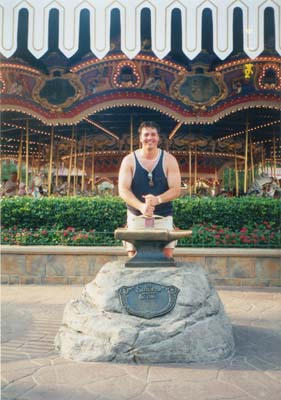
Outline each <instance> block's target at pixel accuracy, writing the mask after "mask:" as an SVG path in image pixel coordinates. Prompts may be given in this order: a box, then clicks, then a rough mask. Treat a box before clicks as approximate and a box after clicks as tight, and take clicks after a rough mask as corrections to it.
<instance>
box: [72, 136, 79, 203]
mask: <svg viewBox="0 0 281 400" xmlns="http://www.w3.org/2000/svg"><path fill="white" fill-rule="evenodd" d="M77 146H78V143H77V135H76V141H75V144H74V166H73V169H74V176H73V194H74V196H76V194H77V175H78V168H77Z"/></svg>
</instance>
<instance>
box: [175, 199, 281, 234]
mask: <svg viewBox="0 0 281 400" xmlns="http://www.w3.org/2000/svg"><path fill="white" fill-rule="evenodd" d="M174 214H175V218H174V221H175V225H176V226H177V227H179V228H181V229H186V228H188V227H191V226H192V225H195V224H202V223H203V224H215V225H219V226H222V227H224V228H229V229H231V230H239V229H241V228H243V227H244V226H248V225H251V224H254V223H256V224H258V225H260V224H263V223H264V222H265V221H267V222H269V223H270V224H271V226H272V227H273V228H276V229H277V230H279V229H281V201H280V200H278V199H267V198H257V197H241V198H235V197H232V198H229V197H228V198H225V197H217V198H204V199H200V198H199V199H186V198H180V199H178V200H177V201H175V202H174Z"/></svg>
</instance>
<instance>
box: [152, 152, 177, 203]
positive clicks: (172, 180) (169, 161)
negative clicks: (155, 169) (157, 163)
mask: <svg viewBox="0 0 281 400" xmlns="http://www.w3.org/2000/svg"><path fill="white" fill-rule="evenodd" d="M165 165H166V174H167V180H168V186H169V189H168V190H167V191H166V192H164V193H160V194H159V195H158V196H153V195H152V194H148V195H147V196H145V200H146V202H148V203H150V204H151V205H153V206H157V205H158V204H161V203H167V202H168V201H172V200H174V199H176V198H178V197H179V196H180V194H181V175H180V169H179V165H178V162H177V160H176V158H175V157H174V156H173V155H172V154H169V153H166V160H165Z"/></svg>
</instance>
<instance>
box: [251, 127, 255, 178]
mask: <svg viewBox="0 0 281 400" xmlns="http://www.w3.org/2000/svg"><path fill="white" fill-rule="evenodd" d="M250 156H251V171H252V183H253V182H254V180H255V166H254V155H253V142H252V135H251V134H250Z"/></svg>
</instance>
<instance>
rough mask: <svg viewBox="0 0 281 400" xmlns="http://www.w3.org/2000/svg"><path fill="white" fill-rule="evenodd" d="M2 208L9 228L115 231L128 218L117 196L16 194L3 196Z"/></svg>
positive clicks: (5, 222)
mask: <svg viewBox="0 0 281 400" xmlns="http://www.w3.org/2000/svg"><path fill="white" fill-rule="evenodd" d="M1 209H2V210H1V211H2V219H1V225H2V226H4V227H6V228H9V227H13V226H17V227H18V228H28V229H36V228H46V229H48V228H49V229H50V228H53V227H56V228H61V229H66V228H68V227H74V228H76V229H85V230H92V229H95V230H96V231H99V232H103V231H106V232H113V231H114V230H115V229H116V228H118V227H120V226H123V225H124V224H125V220H126V210H125V205H124V202H123V201H122V200H121V199H119V198H118V197H108V198H107V197H98V196H97V197H92V198H83V197H80V198H79V197H71V198H66V197H62V198H52V197H50V198H48V197H43V198H41V199H33V198H30V197H14V198H7V199H3V200H2V201H1Z"/></svg>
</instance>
